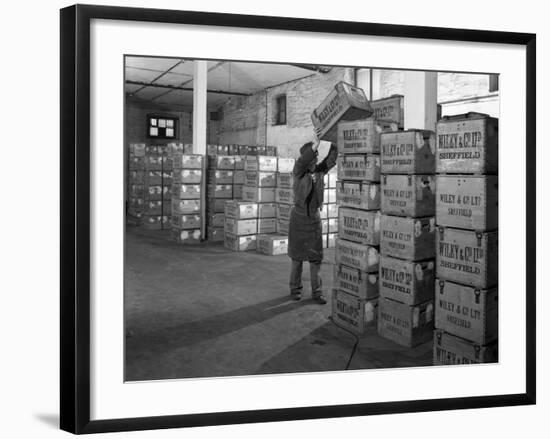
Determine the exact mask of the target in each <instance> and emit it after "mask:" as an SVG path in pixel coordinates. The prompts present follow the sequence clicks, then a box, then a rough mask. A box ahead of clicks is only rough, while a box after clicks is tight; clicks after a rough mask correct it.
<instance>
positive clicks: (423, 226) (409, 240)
mask: <svg viewBox="0 0 550 439" xmlns="http://www.w3.org/2000/svg"><path fill="white" fill-rule="evenodd" d="M435 231H436V227H435V218H434V217H433V216H432V217H425V218H407V217H400V216H392V215H382V216H381V217H380V253H381V254H383V255H387V256H393V257H396V258H400V259H407V260H409V261H420V260H424V259H433V258H435Z"/></svg>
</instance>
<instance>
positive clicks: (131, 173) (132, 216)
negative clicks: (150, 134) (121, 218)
mask: <svg viewBox="0 0 550 439" xmlns="http://www.w3.org/2000/svg"><path fill="white" fill-rule="evenodd" d="M144 180H145V143H130V145H129V149H128V179H127V188H126V190H127V200H128V210H127V215H126V221H127V223H128V224H129V225H134V226H139V225H141V224H142V220H143V207H144V200H143V197H142V196H141V195H142V194H143V190H142V189H141V190H140V189H139V188H140V187H142V186H143V182H144Z"/></svg>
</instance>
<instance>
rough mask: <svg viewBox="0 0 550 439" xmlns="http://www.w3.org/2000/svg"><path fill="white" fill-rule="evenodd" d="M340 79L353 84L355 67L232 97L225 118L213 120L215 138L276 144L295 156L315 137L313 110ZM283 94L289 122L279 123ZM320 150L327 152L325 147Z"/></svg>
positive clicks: (217, 140) (225, 141)
mask: <svg viewBox="0 0 550 439" xmlns="http://www.w3.org/2000/svg"><path fill="white" fill-rule="evenodd" d="M338 81H346V82H349V83H351V84H353V81H354V77H353V69H348V68H339V67H338V68H333V69H332V70H331V71H330V72H329V73H313V74H312V75H310V76H307V77H305V78H302V79H298V80H296V81H290V82H287V83H284V84H281V85H277V86H275V87H270V88H268V89H266V90H262V91H260V92H258V93H255V94H253V95H252V96H243V97H240V96H239V97H232V98H231V99H230V100H229V101H228V102H227V103H226V104H224V105H223V107H222V108H221V109H220V113H221V114H222V116H223V118H222V120H221V121H220V122H218V123H214V124H213V123H211V126H210V129H209V133H210V138H211V141H212V142H213V143H219V144H231V143H236V144H244V145H265V144H267V145H274V146H277V147H278V151H279V155H280V156H283V157H295V156H296V152H297V150H298V148H299V147H300V146H301V145H303V144H304V143H305V142H308V141H310V140H312V139H313V137H314V134H313V124H312V123H311V113H312V111H313V110H314V109H315V108H316V107H317V106H318V105H319V104H320V103H321V101H322V100H323V99H324V98H325V97H326V95H327V94H328V93H329V92H330V91H331V90H332V89H333V88H334V85H335V84H336V83H337V82H338ZM282 94H285V95H286V109H287V123H286V125H276V99H277V97H278V96H280V95H282ZM213 125H216V127H215V128H213ZM320 154H323V151H322V150H321V151H320Z"/></svg>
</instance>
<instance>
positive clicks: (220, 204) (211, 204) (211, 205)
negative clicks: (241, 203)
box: [195, 198, 229, 213]
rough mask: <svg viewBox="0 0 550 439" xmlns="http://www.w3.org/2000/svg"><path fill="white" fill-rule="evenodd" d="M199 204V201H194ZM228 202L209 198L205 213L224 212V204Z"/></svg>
mask: <svg viewBox="0 0 550 439" xmlns="http://www.w3.org/2000/svg"><path fill="white" fill-rule="evenodd" d="M195 201H198V202H199V206H200V200H195ZM228 201H229V200H224V199H223V198H222V199H220V198H209V199H208V201H207V204H206V211H207V212H209V213H220V212H224V211H225V203H227V202H228Z"/></svg>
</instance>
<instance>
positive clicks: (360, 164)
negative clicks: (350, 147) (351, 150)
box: [338, 154, 380, 182]
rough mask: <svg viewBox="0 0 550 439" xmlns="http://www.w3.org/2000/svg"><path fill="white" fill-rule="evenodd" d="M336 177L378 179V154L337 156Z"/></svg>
mask: <svg viewBox="0 0 550 439" xmlns="http://www.w3.org/2000/svg"><path fill="white" fill-rule="evenodd" d="M338 179H339V180H358V181H371V182H377V181H380V155H375V154H356V155H351V154H350V155H341V156H338Z"/></svg>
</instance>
